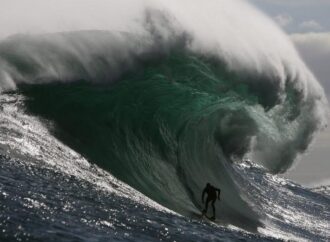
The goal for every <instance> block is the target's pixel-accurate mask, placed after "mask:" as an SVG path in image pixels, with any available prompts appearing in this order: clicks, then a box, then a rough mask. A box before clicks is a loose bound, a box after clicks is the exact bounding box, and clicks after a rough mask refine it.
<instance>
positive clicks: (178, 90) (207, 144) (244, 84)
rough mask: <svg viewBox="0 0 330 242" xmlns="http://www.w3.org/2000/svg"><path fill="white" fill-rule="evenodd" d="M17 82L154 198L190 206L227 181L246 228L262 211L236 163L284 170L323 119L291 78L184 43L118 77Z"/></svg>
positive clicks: (74, 140) (42, 109)
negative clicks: (247, 194) (281, 80)
mask: <svg viewBox="0 0 330 242" xmlns="http://www.w3.org/2000/svg"><path fill="white" fill-rule="evenodd" d="M251 78H252V79H251ZM256 83H262V84H260V85H256ZM267 83H269V84H267ZM265 90H268V91H267V92H266V91H265ZM19 91H20V92H22V93H23V94H24V95H25V96H27V97H28V99H27V101H26V107H27V110H28V112H32V113H33V114H35V115H38V116H40V117H43V118H45V119H46V120H49V121H51V124H49V129H50V130H51V131H52V132H53V134H54V135H55V136H56V137H58V138H59V139H60V140H62V141H63V142H64V143H65V144H67V145H69V146H70V147H72V148H73V149H75V150H76V151H77V152H79V153H80V154H82V155H84V156H85V157H87V158H88V159H89V160H90V161H91V162H93V163H96V164H98V165H99V166H101V167H102V168H104V169H106V170H108V171H110V172H111V173H112V174H113V175H115V176H116V177H118V178H119V179H121V180H122V181H124V182H126V183H128V184H129V185H131V186H133V187H134V188H136V189H138V190H139V191H141V192H143V193H144V194H146V195H147V196H149V197H150V198H152V199H154V200H155V201H157V202H159V203H161V204H163V205H165V206H167V207H169V208H171V209H173V210H175V211H178V212H180V213H182V214H186V215H191V213H195V212H197V211H198V209H200V206H201V205H200V204H201V202H200V199H201V198H200V195H201V194H200V192H201V190H202V189H203V186H204V185H205V183H206V182H211V183H213V184H217V185H218V186H220V187H221V189H222V194H223V195H222V199H223V201H222V202H221V206H220V207H219V208H218V210H220V213H221V215H222V218H223V220H224V221H227V222H230V223H233V224H238V225H240V226H242V227H246V228H249V229H252V228H256V227H257V226H258V225H259V216H260V215H259V214H258V212H256V211H254V210H253V209H252V207H253V204H248V203H247V202H246V201H245V199H244V194H241V192H240V191H241V189H240V187H239V186H241V185H242V184H240V183H238V182H237V181H238V180H239V179H238V178H237V177H236V176H237V174H236V173H234V172H232V167H231V163H232V162H234V161H236V160H242V159H243V158H246V157H250V158H251V157H252V158H253V159H254V160H255V161H256V162H259V163H260V164H262V165H263V166H264V167H265V168H267V169H269V170H270V171H272V172H281V171H285V169H286V168H287V167H289V166H290V164H291V163H292V162H293V161H294V159H295V157H296V156H297V155H298V154H299V153H300V152H303V151H304V150H305V149H306V148H307V144H308V143H309V142H310V139H311V138H312V134H313V133H314V131H315V130H316V129H317V127H318V122H319V121H318V120H317V119H316V118H313V116H311V115H310V114H311V110H313V108H314V106H313V105H315V103H313V102H311V100H309V99H306V100H304V99H303V98H302V96H303V95H302V94H301V93H300V92H299V91H298V90H296V89H295V88H294V87H293V86H291V85H290V84H289V83H288V84H287V85H286V87H285V89H284V91H283V92H284V93H279V92H280V90H279V89H278V88H276V87H274V84H273V83H272V82H269V81H267V80H266V79H263V78H262V77H261V76H258V75H256V76H254V77H253V76H251V75H242V74H237V73H234V72H231V71H228V69H227V68H226V65H224V64H223V62H221V61H219V60H217V59H215V58H210V57H206V56H200V55H196V54H192V53H189V52H186V51H177V52H172V53H171V54H170V55H167V56H166V57H164V58H162V59H161V60H158V61H157V62H145V64H144V66H143V68H139V69H135V70H134V71H132V72H129V73H127V74H126V75H124V76H123V77H121V80H120V81H118V82H116V83H114V84H112V85H106V84H98V85H95V84H91V83H90V82H86V81H84V80H80V81H79V80H77V82H73V83H71V84H60V82H55V83H52V84H39V85H21V86H20V89H19ZM269 93H271V94H273V95H271V96H269ZM283 97H285V98H283ZM266 157H267V159H266Z"/></svg>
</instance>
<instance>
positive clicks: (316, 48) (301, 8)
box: [248, 0, 330, 186]
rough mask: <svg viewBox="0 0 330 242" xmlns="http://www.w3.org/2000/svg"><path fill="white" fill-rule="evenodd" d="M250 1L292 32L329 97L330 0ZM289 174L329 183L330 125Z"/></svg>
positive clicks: (304, 181)
mask: <svg viewBox="0 0 330 242" xmlns="http://www.w3.org/2000/svg"><path fill="white" fill-rule="evenodd" d="M248 1H249V2H251V3H252V4H254V5H255V6H257V7H258V8H259V9H261V10H262V11H263V12H264V13H266V14H267V15H268V16H270V17H271V18H272V19H274V20H275V22H277V24H278V25H279V26H280V27H281V28H282V29H283V30H284V31H285V32H287V33H288V34H289V35H290V37H291V39H292V41H293V42H294V44H295V45H296V48H297V50H298V51H299V52H300V55H301V57H302V58H303V60H304V61H305V62H306V64H307V65H308V66H309V68H310V69H311V70H312V72H313V73H314V75H315V76H316V77H317V79H318V80H319V82H320V83H321V84H322V86H323V87H324V89H325V92H326V94H327V96H328V100H330V0H248ZM329 124H330V121H329ZM287 176H288V177H289V178H291V179H293V180H296V181H298V182H299V183H302V184H304V185H308V186H315V185H319V184H330V128H328V129H326V130H325V131H323V132H322V133H321V134H320V135H319V136H318V138H317V140H316V142H315V143H314V145H313V146H312V147H311V149H310V151H309V152H308V154H307V155H305V156H303V157H302V158H301V161H300V163H298V165H297V166H296V167H295V168H294V169H293V170H291V171H290V172H289V174H288V175H287Z"/></svg>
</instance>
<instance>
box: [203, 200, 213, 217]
mask: <svg viewBox="0 0 330 242" xmlns="http://www.w3.org/2000/svg"><path fill="white" fill-rule="evenodd" d="M210 201H211V200H210V199H209V197H208V198H207V199H206V202H205V209H204V211H203V212H204V213H205V214H206V213H207V209H208V206H209V202H210Z"/></svg>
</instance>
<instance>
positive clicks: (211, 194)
mask: <svg viewBox="0 0 330 242" xmlns="http://www.w3.org/2000/svg"><path fill="white" fill-rule="evenodd" d="M217 192H218V199H219V200H220V193H221V190H220V189H219V188H215V187H213V186H212V185H211V184H210V183H207V184H206V187H205V188H204V190H203V194H202V202H203V203H204V196H205V194H207V198H206V202H205V209H204V210H203V215H206V213H207V208H208V205H209V202H211V204H212V209H213V217H211V218H210V219H212V220H214V219H215V207H214V203H215V201H216V200H217Z"/></svg>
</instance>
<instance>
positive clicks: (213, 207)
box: [212, 199, 216, 218]
mask: <svg viewBox="0 0 330 242" xmlns="http://www.w3.org/2000/svg"><path fill="white" fill-rule="evenodd" d="M215 201H216V199H213V200H212V209H213V218H215V206H214V203H215Z"/></svg>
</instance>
